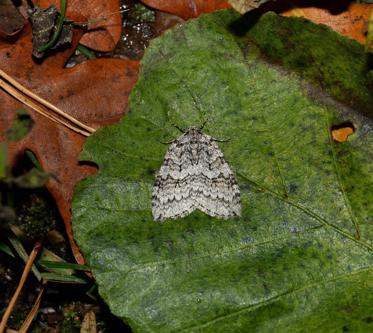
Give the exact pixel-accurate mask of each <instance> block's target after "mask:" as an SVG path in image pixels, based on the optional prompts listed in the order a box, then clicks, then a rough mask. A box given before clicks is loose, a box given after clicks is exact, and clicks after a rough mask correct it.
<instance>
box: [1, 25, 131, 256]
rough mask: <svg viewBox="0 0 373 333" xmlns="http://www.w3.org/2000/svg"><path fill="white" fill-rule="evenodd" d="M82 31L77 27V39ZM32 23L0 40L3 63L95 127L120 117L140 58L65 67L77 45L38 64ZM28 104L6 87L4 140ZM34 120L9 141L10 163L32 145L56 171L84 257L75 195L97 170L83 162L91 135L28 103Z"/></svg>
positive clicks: (56, 190)
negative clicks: (10, 40)
mask: <svg viewBox="0 0 373 333" xmlns="http://www.w3.org/2000/svg"><path fill="white" fill-rule="evenodd" d="M79 38H80V34H79V32H77V31H74V40H73V44H74V45H76V44H77V42H78V40H79ZM31 52H32V41H31V28H30V26H29V25H28V26H27V27H26V28H25V30H24V32H23V33H22V35H21V36H20V38H19V40H18V41H17V42H16V43H14V44H9V43H6V42H0V64H1V65H0V66H1V69H2V70H4V71H5V72H7V73H8V74H9V75H11V76H12V77H14V78H15V79H16V80H18V81H19V82H20V83H21V84H22V85H24V86H25V87H26V88H28V89H30V90H31V91H33V92H35V93H37V94H38V95H40V96H41V97H43V98H45V99H46V100H48V101H50V102H51V103H52V104H54V105H56V106H57V107H59V108H61V109H62V110H64V111H65V112H67V113H68V114H69V115H71V116H74V117H75V118H77V119H79V120H80V121H82V122H84V123H86V124H89V125H90V126H93V127H96V128H97V127H99V126H101V125H104V124H109V123H112V122H114V121H116V120H118V119H119V118H120V117H121V116H122V115H123V113H124V110H125V109H126V107H127V99H128V95H129V93H130V91H131V89H132V86H133V85H134V83H135V82H136V80H137V73H138V62H137V61H130V60H119V59H96V60H91V61H86V62H84V63H82V64H79V65H77V66H75V67H73V68H69V69H66V68H63V66H64V64H65V62H66V60H67V59H68V58H69V56H70V55H71V53H72V52H73V48H71V49H68V50H66V51H64V52H61V53H57V54H56V55H55V56H53V57H49V58H47V59H46V60H45V61H44V62H43V63H42V64H36V63H35V62H34V60H33V59H32V57H31ZM20 107H23V108H26V107H25V106H24V105H22V104H21V103H19V102H18V101H16V100H15V99H14V98H12V97H11V96H9V95H8V94H7V93H5V92H4V91H3V90H0V128H1V132H0V141H4V139H5V133H6V130H7V129H8V128H9V127H10V126H11V123H12V121H13V119H14V118H15V117H16V109H17V108H20ZM26 109H27V110H28V112H29V113H30V115H31V117H32V119H33V121H34V126H33V128H32V130H31V131H30V132H29V133H28V135H27V136H25V137H24V138H23V139H22V140H20V141H18V142H15V143H12V144H10V146H9V163H10V164H11V165H13V164H14V163H15V161H16V159H17V157H18V156H19V155H21V154H23V152H24V151H25V150H26V149H29V150H31V151H33V152H34V153H35V155H36V157H37V159H38V160H39V162H40V164H41V166H42V168H43V170H44V171H45V172H48V173H50V174H53V175H54V177H51V178H50V180H49V182H48V184H47V187H48V189H49V190H50V192H51V194H52V195H53V197H54V198H55V200H56V202H57V205H58V207H59V210H60V213H61V215H62V217H63V219H64V221H65V225H66V230H67V233H68V236H69V238H70V241H71V243H72V247H73V251H74V254H75V257H76V258H77V260H78V262H82V257H81V256H80V253H79V251H78V250H77V248H76V246H75V244H74V241H73V238H72V233H71V227H70V201H71V197H72V191H73V188H74V186H75V184H76V182H77V181H79V180H81V179H82V178H84V177H86V176H87V175H91V174H93V173H94V172H95V171H96V168H95V167H94V166H92V165H84V164H81V163H79V162H78V160H79V154H80V151H81V147H82V145H83V143H84V141H85V138H84V137H83V136H81V135H79V134H76V133H75V132H72V131H71V130H69V129H67V128H65V127H63V126H62V125H59V124H56V123H55V122H52V121H50V120H49V119H47V118H45V117H44V116H41V115H39V114H37V113H36V112H35V111H33V110H31V109H29V108H26Z"/></svg>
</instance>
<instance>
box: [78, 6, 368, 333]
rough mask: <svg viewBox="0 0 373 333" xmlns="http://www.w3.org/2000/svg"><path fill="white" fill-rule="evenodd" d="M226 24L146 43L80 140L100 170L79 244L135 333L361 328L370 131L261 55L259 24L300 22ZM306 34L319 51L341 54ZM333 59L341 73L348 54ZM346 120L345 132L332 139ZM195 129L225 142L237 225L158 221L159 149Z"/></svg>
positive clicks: (84, 203) (178, 31)
mask: <svg viewBox="0 0 373 333" xmlns="http://www.w3.org/2000/svg"><path fill="white" fill-rule="evenodd" d="M237 18H238V15H237V14H234V13H233V12H232V11H222V12H219V13H215V14H212V15H205V16H202V17H201V18H199V19H196V20H191V21H189V22H187V23H185V24H184V25H182V26H178V27H176V28H175V29H173V30H172V31H169V32H166V33H165V34H164V35H163V36H162V37H160V38H158V39H156V40H154V41H153V42H152V43H151V46H150V48H149V49H148V50H147V51H146V53H145V57H144V59H143V61H142V70H141V76H140V79H139V82H138V84H137V86H136V87H135V89H134V91H133V93H132V95H131V112H130V114H129V115H128V116H127V117H126V118H124V119H123V120H122V121H121V122H120V123H119V124H117V125H114V126H111V127H108V128H105V129H102V130H99V131H98V132H97V133H95V134H94V135H93V136H92V137H91V138H89V139H88V142H87V145H86V147H85V150H84V153H83V156H82V157H83V158H84V159H87V160H92V161H95V162H96V163H97V164H98V165H99V167H100V171H99V174H98V175H97V176H95V177H91V178H88V179H86V180H85V181H83V182H82V183H80V184H79V186H78V187H77V189H76V194H75V199H74V203H73V215H74V220H73V227H74V234H75V237H76V239H77V241H78V243H79V245H80V247H81V249H82V251H83V252H84V254H85V255H86V258H87V260H88V263H89V264H90V265H91V268H92V272H93V273H94V276H95V278H96V279H97V282H98V285H99V290H100V293H101V295H102V296H103V298H104V299H105V300H106V302H107V303H108V304H109V306H110V308H111V310H112V311H113V313H114V314H116V315H117V316H119V317H120V318H122V319H123V320H125V321H126V322H128V323H129V324H130V325H131V327H132V328H133V330H134V332H222V333H223V332H224V333H226V332H242V333H248V332H276V333H278V332H281V333H282V332H284V333H285V332H286V333H288V332H307V333H309V332H318V333H319V332H328V333H329V332H364V333H366V332H372V331H373V327H372V325H373V324H372V321H373V320H372V311H371V310H372V305H373V281H372V264H373V255H372V243H371V240H372V223H373V221H372V216H373V208H372V199H373V193H372V185H373V180H372V174H373V173H372V171H373V161H372V149H373V135H372V127H371V126H372V124H371V123H370V122H369V120H368V119H367V118H364V117H363V116H362V115H360V114H359V113H355V112H352V111H350V110H347V109H346V108H345V107H343V106H341V105H338V104H337V103H334V102H333V101H331V100H330V99H329V100H328V99H327V98H325V97H323V96H322V94H321V93H320V92H319V91H318V90H317V89H315V88H312V87H310V86H309V85H308V84H306V83H305V82H303V81H301V79H300V78H299V76H297V75H298V74H296V73H295V72H294V73H291V72H285V71H284V70H283V69H281V68H280V67H278V66H274V65H271V64H269V63H267V62H266V60H265V59H268V52H269V51H268V49H266V51H265V55H266V57H262V56H261V49H260V48H258V45H260V44H262V43H264V42H265V38H266V36H265V34H261V33H262V32H263V30H262V29H261V28H260V27H261V25H262V27H263V29H264V28H266V27H268V24H269V21H270V20H272V21H273V22H274V24H276V29H278V28H279V27H278V25H281V24H284V25H289V22H291V21H292V20H294V22H295V23H296V24H298V25H299V26H301V25H302V22H303V24H305V25H308V24H309V23H306V22H305V21H304V20H299V19H294V18H278V17H277V16H275V15H274V14H266V15H265V16H264V17H262V18H261V19H260V20H259V21H258V22H257V23H256V25H255V26H254V28H255V29H256V30H255V31H256V33H254V32H253V30H251V32H249V34H251V36H250V35H245V36H243V35H242V34H241V36H240V37H237V36H236V35H235V34H234V33H233V32H232V31H233V30H235V29H236V28H237V23H236V24H235V25H233V26H235V29H233V30H232V29H231V28H232V27H233V26H232V22H233V21H235V20H236V19H237ZM254 28H253V29H254ZM313 29H314V31H315V32H314V34H313V38H314V43H315V46H314V47H315V48H317V45H318V43H319V42H318V41H319V40H321V41H322V43H325V40H324V38H332V39H333V38H337V39H338V41H339V43H341V45H344V44H343V43H344V42H345V39H343V38H341V37H339V36H337V35H336V34H335V33H331V32H330V31H328V34H325V29H324V28H320V27H319V28H318V27H317V26H314V27H313ZM301 31H302V29H300V30H299V33H300V34H301ZM254 37H255V38H254ZM250 40H253V41H254V42H253V43H251V42H250ZM259 41H261V42H260V43H259ZM273 41H275V42H276V43H277V42H278V40H276V39H273ZM269 43H271V41H270V40H267V44H269ZM299 43H302V40H301V39H300V40H299ZM320 43H321V42H320ZM350 43H351V41H347V42H346V45H349V44H350ZM359 47H360V46H358V45H357V44H356V45H354V50H355V49H358V48H359ZM362 50H363V46H361V54H363V51H362ZM288 51H289V52H291V49H289V50H288ZM329 52H330V56H331V57H333V52H335V53H338V52H339V53H340V52H343V53H344V54H345V56H344V57H345V59H346V61H347V64H348V61H349V59H350V54H349V48H348V47H343V48H334V49H333V48H330V50H329ZM339 57H340V58H343V54H342V55H339ZM305 66H306V67H307V66H310V65H309V64H305ZM349 70H350V69H348V70H347V71H345V72H344V71H343V70H340V71H339V73H342V74H341V75H349V74H348V73H350V72H349ZM320 73H322V68H320ZM346 73H347V74H346ZM335 79H336V80H340V79H343V80H345V79H346V78H345V77H343V78H335ZM344 121H350V122H352V123H353V124H354V126H355V129H356V131H355V133H354V134H353V135H352V136H350V137H349V140H348V141H347V142H345V143H336V142H333V141H332V140H331V138H330V127H331V126H332V125H337V124H340V123H342V122H344ZM204 122H206V124H205V127H204V129H203V131H204V132H205V133H208V134H210V135H212V136H213V137H215V138H217V139H229V140H228V141H225V142H220V143H219V146H220V148H221V150H222V151H223V152H224V154H225V156H226V159H227V161H228V162H229V164H230V165H231V167H232V169H233V170H234V171H235V173H236V176H237V180H238V183H239V186H240V189H241V202H242V217H241V218H239V219H230V220H220V219H215V218H211V217H209V216H206V215H204V214H203V213H200V212H195V213H193V214H191V215H189V216H187V217H186V218H183V219H179V220H172V221H166V222H164V223H159V222H154V221H153V219H152V215H151V190H152V186H153V182H154V179H155V172H156V170H157V169H159V167H160V166H161V164H162V162H163V158H164V155H165V153H166V151H167V149H168V145H167V144H164V143H162V142H166V141H170V140H172V139H173V138H176V137H178V136H179V135H180V132H179V131H178V130H177V129H176V128H175V126H174V125H177V126H178V127H182V128H188V127H190V126H201V125H202V124H203V123H204Z"/></svg>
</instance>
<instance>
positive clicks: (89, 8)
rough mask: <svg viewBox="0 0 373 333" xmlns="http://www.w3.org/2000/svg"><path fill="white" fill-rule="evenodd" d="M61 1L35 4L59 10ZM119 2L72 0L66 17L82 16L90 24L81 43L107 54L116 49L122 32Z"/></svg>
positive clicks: (112, 0) (44, 1)
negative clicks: (53, 6)
mask: <svg viewBox="0 0 373 333" xmlns="http://www.w3.org/2000/svg"><path fill="white" fill-rule="evenodd" d="M59 3H60V1H59V0H38V1H35V2H34V4H35V5H37V6H39V7H41V8H47V7H49V6H51V5H55V6H56V7H57V8H59ZM119 8H120V1H119V0H108V1H100V0H70V1H69V2H68V5H67V9H66V17H67V18H71V16H72V15H78V14H79V15H82V16H84V17H85V19H84V21H85V23H89V24H88V32H87V33H85V34H84V35H83V37H82V39H81V40H80V43H81V44H83V45H85V46H88V47H90V48H92V49H95V50H98V51H102V52H107V51H111V50H113V49H114V47H115V45H116V43H117V42H118V40H119V38H120V34H121V32H122V24H121V22H122V20H121V16H120V10H119Z"/></svg>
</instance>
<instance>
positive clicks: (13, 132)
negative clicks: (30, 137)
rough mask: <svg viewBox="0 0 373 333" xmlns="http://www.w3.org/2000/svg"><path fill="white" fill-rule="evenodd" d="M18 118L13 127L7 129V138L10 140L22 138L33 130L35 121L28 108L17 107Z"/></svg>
mask: <svg viewBox="0 0 373 333" xmlns="http://www.w3.org/2000/svg"><path fill="white" fill-rule="evenodd" d="M16 114H17V118H16V119H15V120H14V121H13V124H12V127H10V128H9V129H8V130H7V131H6V138H7V140H8V141H9V142H15V141H18V140H21V139H22V138H23V137H24V136H26V134H27V133H28V132H29V131H30V130H31V127H32V125H33V121H32V119H31V117H30V115H29V114H28V113H27V111H26V110H23V109H17V110H16Z"/></svg>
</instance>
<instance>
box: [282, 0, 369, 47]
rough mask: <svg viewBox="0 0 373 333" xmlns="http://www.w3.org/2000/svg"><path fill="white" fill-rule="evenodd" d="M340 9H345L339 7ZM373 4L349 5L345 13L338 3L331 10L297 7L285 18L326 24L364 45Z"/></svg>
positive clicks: (287, 11)
mask: <svg viewBox="0 0 373 333" xmlns="http://www.w3.org/2000/svg"><path fill="white" fill-rule="evenodd" d="M339 8H343V7H342V6H341V5H339ZM372 10H373V4H357V3H349V4H348V5H347V6H346V8H343V11H341V10H338V2H336V3H335V4H334V5H333V6H331V7H329V8H318V7H297V8H292V9H290V10H286V11H285V12H283V13H282V14H283V15H284V16H302V17H304V18H306V19H308V20H310V21H313V22H315V23H319V24H325V25H327V26H329V27H330V28H332V29H334V30H336V31H338V32H339V33H341V34H342V35H345V36H348V37H351V38H354V39H356V40H357V41H358V42H360V43H362V44H364V43H365V42H366V33H367V28H368V22H369V15H370V12H371V11H372Z"/></svg>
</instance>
